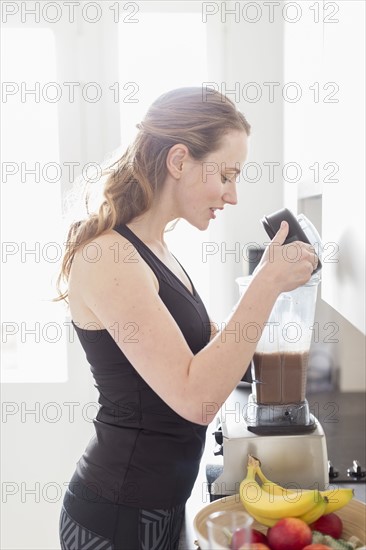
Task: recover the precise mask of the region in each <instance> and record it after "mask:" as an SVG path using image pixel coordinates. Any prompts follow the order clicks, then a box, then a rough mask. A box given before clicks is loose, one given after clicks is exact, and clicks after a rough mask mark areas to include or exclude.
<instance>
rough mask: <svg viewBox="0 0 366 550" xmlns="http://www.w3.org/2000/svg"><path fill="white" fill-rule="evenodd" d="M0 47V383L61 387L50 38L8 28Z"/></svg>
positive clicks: (63, 335) (64, 332)
mask: <svg viewBox="0 0 366 550" xmlns="http://www.w3.org/2000/svg"><path fill="white" fill-rule="evenodd" d="M1 42H2V44H1V46H2V47H1V51H2V59H1V64H2V81H3V89H2V91H3V96H2V106H1V107H2V109H1V110H2V140H1V142H2V155H1V156H2V189H1V195H2V197H1V198H2V200H1V204H2V210H1V234H2V295H1V321H2V322H1V339H2V341H1V345H2V382H23V383H24V382H63V381H65V380H66V377H67V360H66V339H67V338H70V336H69V327H67V326H65V311H64V310H63V308H62V306H60V305H58V304H55V303H52V302H50V299H52V298H53V297H55V295H56V290H55V279H56V273H57V267H58V265H59V261H60V257H61V255H62V249H61V244H62V228H61V182H60V177H59V170H58V167H59V139H58V131H59V129H58V106H57V101H55V102H54V101H53V97H54V96H53V95H52V94H53V92H54V91H56V89H55V88H52V84H51V83H56V82H57V74H56V50H55V39H54V34H53V32H52V31H51V30H49V29H36V28H33V29H32V28H28V29H25V28H10V29H3V30H2V39H1ZM24 44H25V45H26V47H24ZM70 332H71V331H70Z"/></svg>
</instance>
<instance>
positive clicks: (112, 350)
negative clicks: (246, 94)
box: [58, 88, 317, 550]
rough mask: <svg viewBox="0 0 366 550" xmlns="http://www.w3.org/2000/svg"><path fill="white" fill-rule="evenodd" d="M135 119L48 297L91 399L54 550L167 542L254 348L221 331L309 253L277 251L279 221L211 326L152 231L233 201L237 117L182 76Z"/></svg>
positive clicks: (240, 124) (259, 310)
mask: <svg viewBox="0 0 366 550" xmlns="http://www.w3.org/2000/svg"><path fill="white" fill-rule="evenodd" d="M138 128H139V133H138V134H137V136H136V138H135V141H134V142H133V144H132V145H131V146H130V147H129V148H128V149H127V151H126V152H125V154H124V155H123V156H122V157H121V158H120V159H119V160H118V161H117V163H116V164H115V165H114V166H113V167H112V168H113V172H112V173H111V174H110V176H109V178H108V179H107V181H106V183H105V188H104V200H103V203H102V205H101V207H100V209H99V211H98V213H96V214H94V215H91V216H89V218H88V219H86V220H84V221H83V222H82V223H80V222H79V223H76V224H74V225H73V226H72V227H71V229H70V232H69V235H68V247H67V253H66V254H65V257H64V259H63V264H62V272H61V274H60V278H61V276H62V277H63V278H64V279H66V280H67V281H68V293H67V292H65V293H64V294H62V295H61V296H60V298H58V299H66V297H67V295H68V298H69V305H70V311H71V317H72V321H73V325H74V328H75V330H76V332H77V334H78V336H79V339H80V342H81V344H82V346H83V347H84V350H85V352H86V356H87V359H88V361H89V363H90V366H91V371H92V373H93V376H94V378H95V381H96V387H97V389H98V390H99V393H100V398H99V402H100V405H101V407H100V410H99V412H98V414H97V416H96V419H95V421H94V425H95V436H94V437H93V438H92V439H91V441H90V442H89V445H88V446H87V448H86V450H85V452H84V453H83V455H82V457H81V458H80V460H79V461H78V463H77V466H76V470H75V473H74V475H73V477H72V479H71V481H70V484H69V487H68V489H67V491H66V494H65V498H64V503H63V507H62V510H61V517H60V539H61V546H62V548H63V549H65V550H69V549H71V548H77V549H78V550H82V549H84V548H88V549H93V548H98V549H112V548H113V549H121V550H122V549H123V550H138V549H140V548H141V549H146V550H152V549H155V548H156V549H158V550H168V549H169V550H170V549H171V550H173V549H176V548H177V547H178V539H179V532H180V528H181V525H182V519H183V514H184V506H185V502H186V501H187V499H188V497H189V496H190V493H191V490H192V487H193V484H194V482H195V479H196V476H197V473H198V468H199V463H200V459H201V456H202V452H203V448H204V442H205V433H206V429H207V425H208V424H209V422H210V421H211V420H212V419H213V417H214V415H215V412H217V410H218V408H219V406H220V404H221V403H223V402H224V401H225V400H226V398H227V397H228V395H229V394H230V393H231V392H232V390H233V389H234V388H235V386H236V385H237V383H238V382H239V380H240V379H241V378H242V376H243V373H244V371H245V368H246V366H247V365H248V364H249V363H250V360H251V358H252V356H253V353H254V351H255V343H253V342H248V341H246V340H245V339H244V338H243V339H242V340H241V341H237V339H235V340H234V339H232V338H230V332H231V333H232V330H233V328H234V327H237V326H238V325H237V323H239V326H242V327H244V326H245V325H246V324H247V323H249V322H250V323H257V324H258V325H259V326H261V327H262V326H263V324H264V323H265V322H266V320H267V319H268V317H269V314H270V311H271V309H272V307H273V304H274V302H275V300H276V298H277V296H278V295H279V294H280V293H281V292H283V291H289V290H292V289H294V288H296V287H297V286H299V285H302V284H304V283H306V282H307V281H308V280H309V278H310V276H311V273H312V271H313V269H314V266H315V265H316V263H317V259H316V256H315V255H314V253H313V251H312V250H311V248H310V246H309V245H306V244H304V243H298V248H299V250H300V251H301V255H300V256H301V257H300V258H299V260H298V261H297V262H288V261H286V253H284V252H286V251H284V249H283V247H281V246H280V245H282V243H283V242H284V240H285V238H286V235H287V232H288V227H287V225H286V224H282V227H281V229H280V230H279V232H278V233H277V235H276V236H275V238H274V239H273V241H272V243H271V244H270V246H269V247H268V248H267V250H266V252H265V254H264V255H263V258H262V260H261V263H260V264H259V266H258V268H257V270H256V273H255V275H254V277H253V280H252V282H251V284H250V286H249V288H248V291H247V292H246V293H245V295H244V296H243V297H242V298H241V299H240V301H239V302H238V305H237V307H236V309H235V311H234V312H233V314H232V316H231V318H230V320H229V321H228V322H227V324H226V327H225V328H223V330H222V331H221V332H219V333H216V334H215V332H214V330H213V329H212V331H211V333H210V330H207V329H208V327H212V326H213V324H210V319H209V317H208V314H207V312H206V309H205V307H204V305H203V303H202V301H201V299H200V297H199V295H198V293H197V291H196V289H195V287H194V285H193V283H192V281H191V280H190V278H189V276H188V274H187V273H186V272H185V270H184V268H183V267H182V266H181V265H180V264H179V262H178V260H177V259H176V258H175V257H174V256H173V255H172V254H171V253H170V252H169V250H168V247H167V245H166V243H165V241H164V231H165V230H166V226H167V224H168V223H169V222H171V221H172V220H176V219H178V218H184V219H185V220H186V221H187V222H189V223H190V224H191V225H193V226H194V227H196V228H197V229H199V230H205V229H206V228H207V227H208V225H209V222H210V220H212V219H213V218H215V214H214V211H215V210H216V209H222V208H224V207H225V206H226V205H228V204H229V205H230V204H231V205H235V204H236V203H237V197H236V177H237V172H238V170H239V171H240V170H241V168H242V167H243V164H244V162H245V160H246V156H247V140H248V136H249V133H250V125H249V124H248V122H247V121H246V119H245V118H244V116H243V115H242V114H241V113H240V112H238V111H237V109H236V107H235V105H234V104H233V103H232V102H231V101H230V100H229V99H228V98H226V97H225V96H222V95H221V94H219V93H218V92H215V91H213V90H212V91H210V92H209V93H205V97H204V98H203V95H202V90H201V88H181V89H177V90H173V91H171V92H168V93H166V94H164V95H162V96H160V97H159V98H158V99H157V100H156V101H155V102H154V103H153V104H152V105H151V107H150V109H149V110H148V112H147V114H146V116H145V118H144V120H143V122H142V123H141V124H140V125H138ZM89 246H90V247H92V248H91V249H89V250H90V253H88V247H89ZM96 255H97V256H96ZM90 257H92V258H93V260H90ZM95 258H97V259H95ZM60 278H59V281H60ZM225 333H227V337H226V334H225ZM212 404H217V406H216V409H215V411H213V407H212ZM207 405H209V406H208V407H207ZM208 411H210V413H208Z"/></svg>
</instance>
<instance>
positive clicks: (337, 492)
mask: <svg viewBox="0 0 366 550" xmlns="http://www.w3.org/2000/svg"><path fill="white" fill-rule="evenodd" d="M321 494H322V495H323V496H326V497H327V500H328V502H327V505H326V507H325V510H324V514H331V513H332V512H335V511H336V510H340V508H343V506H345V505H346V504H348V503H349V501H350V500H351V499H352V498H353V495H354V492H353V489H344V488H343V489H339V488H337V489H330V490H329V491H321Z"/></svg>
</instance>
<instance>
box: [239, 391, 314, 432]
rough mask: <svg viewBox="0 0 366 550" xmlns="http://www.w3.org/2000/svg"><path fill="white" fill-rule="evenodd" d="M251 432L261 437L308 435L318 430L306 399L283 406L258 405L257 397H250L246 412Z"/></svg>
mask: <svg viewBox="0 0 366 550" xmlns="http://www.w3.org/2000/svg"><path fill="white" fill-rule="evenodd" d="M245 422H246V425H247V428H248V430H249V431H251V432H253V433H255V434H259V435H298V434H308V433H311V432H313V431H314V430H315V429H316V421H315V418H314V416H313V415H312V414H310V410H309V403H308V402H307V400H306V399H305V400H304V401H301V402H299V403H288V404H286V405H285V404H283V405H277V404H261V403H257V401H256V396H255V395H254V394H251V395H250V396H249V400H248V405H247V408H246V412H245Z"/></svg>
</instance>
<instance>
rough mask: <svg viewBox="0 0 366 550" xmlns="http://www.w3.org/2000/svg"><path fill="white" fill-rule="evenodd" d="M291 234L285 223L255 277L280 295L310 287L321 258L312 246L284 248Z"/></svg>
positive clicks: (302, 244) (295, 244)
mask: <svg viewBox="0 0 366 550" xmlns="http://www.w3.org/2000/svg"><path fill="white" fill-rule="evenodd" d="M288 230H289V226H288V223H287V222H285V221H283V222H282V223H281V227H280V229H279V230H278V232H277V233H276V235H275V236H274V237H273V239H272V241H271V243H270V244H269V245H268V246H267V248H266V250H265V251H264V254H263V256H262V259H261V261H260V263H259V265H258V266H257V267H256V269H255V271H254V273H253V275H254V276H257V277H263V280H264V281H266V284H270V285H273V286H274V287H275V288H276V289H277V290H278V292H279V294H280V293H281V292H286V291H290V290H294V289H295V288H297V287H299V286H301V285H304V284H305V283H307V282H308V280H309V279H310V277H311V275H312V273H313V271H314V269H315V268H316V266H317V264H318V256H317V255H316V254H315V251H314V248H313V247H312V246H311V245H310V244H308V243H303V242H301V241H294V242H292V243H290V244H286V245H283V243H284V242H285V240H286V237H287V235H288Z"/></svg>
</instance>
